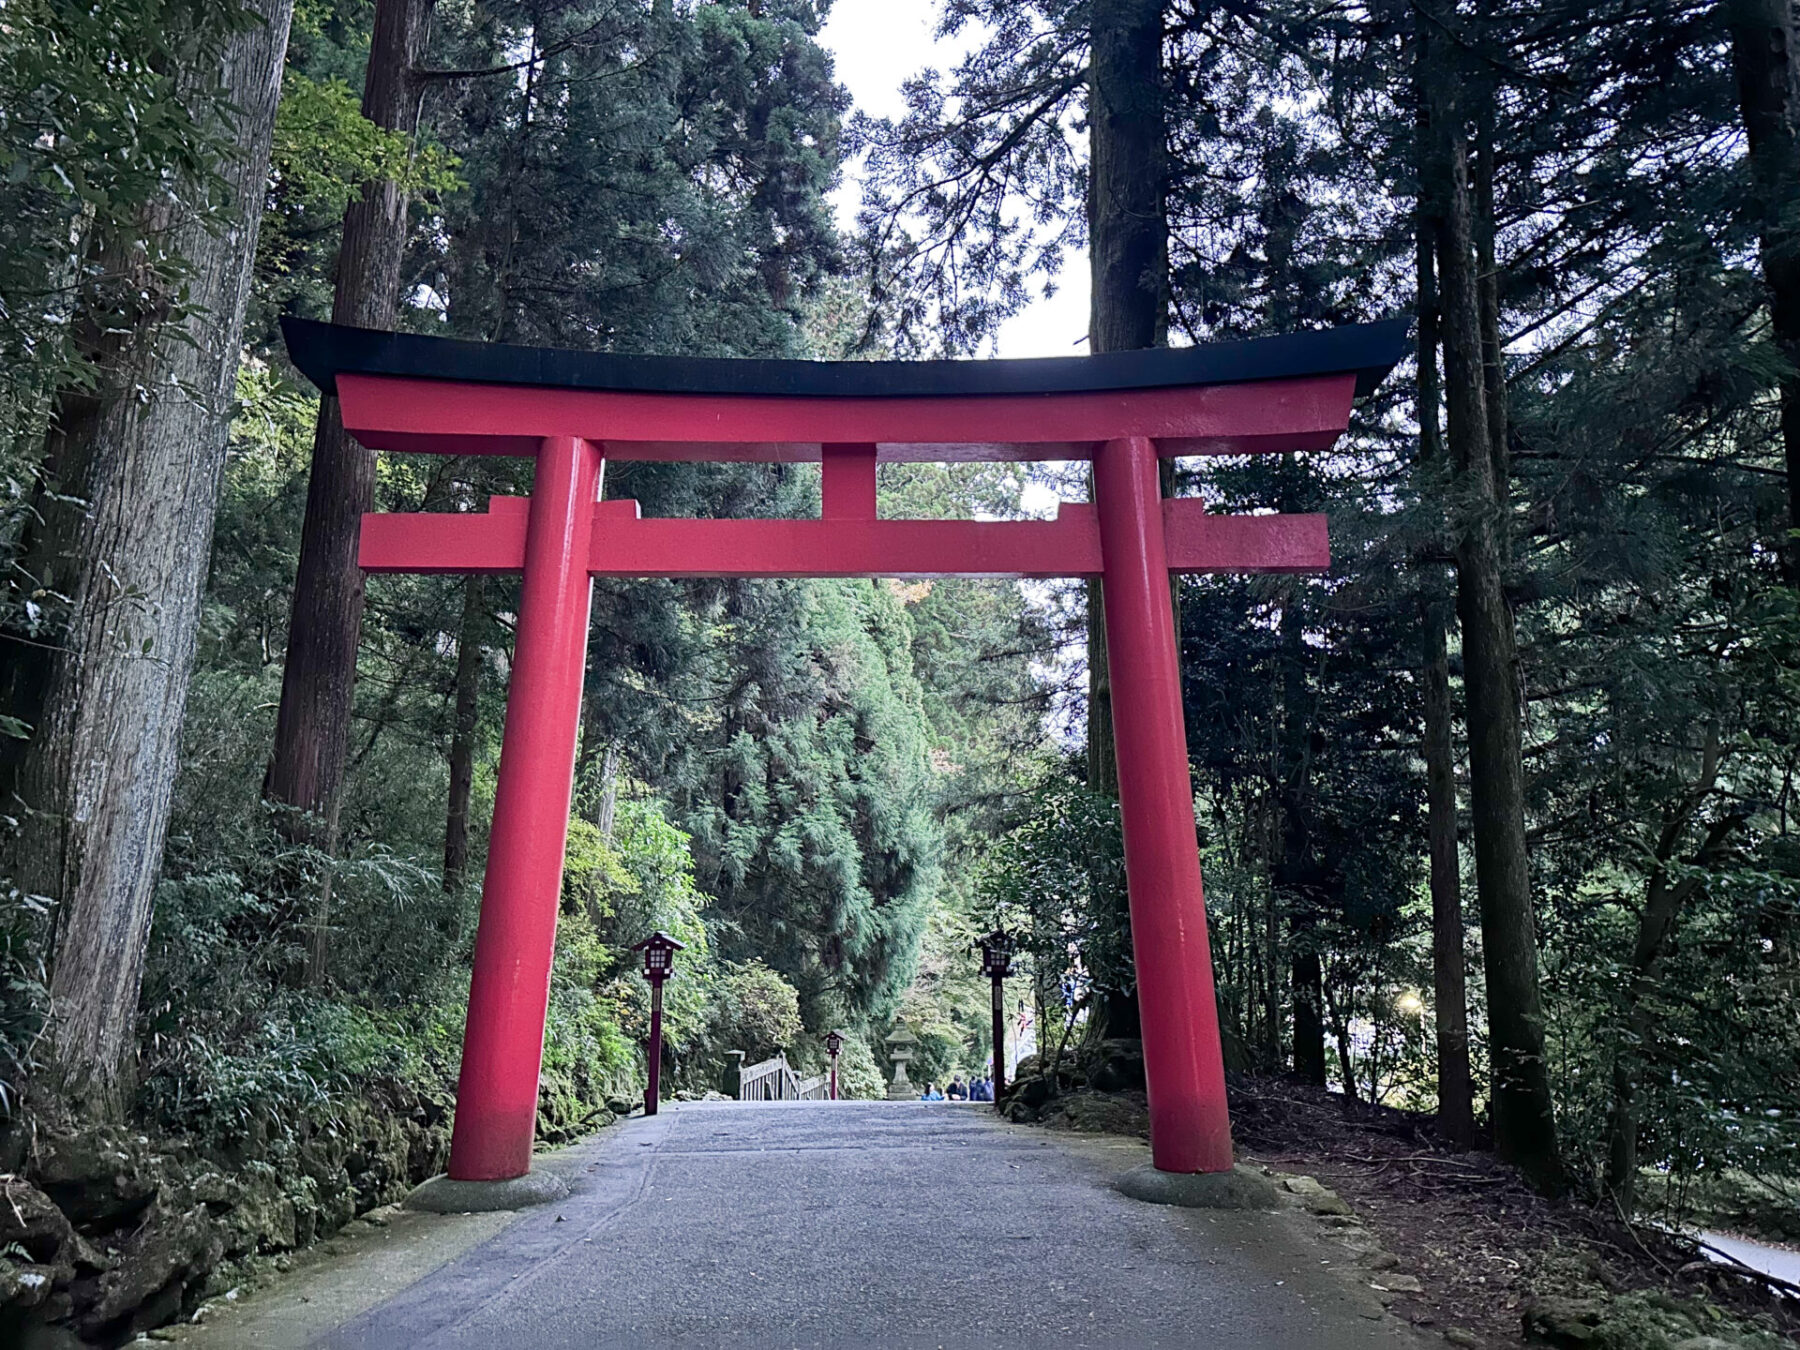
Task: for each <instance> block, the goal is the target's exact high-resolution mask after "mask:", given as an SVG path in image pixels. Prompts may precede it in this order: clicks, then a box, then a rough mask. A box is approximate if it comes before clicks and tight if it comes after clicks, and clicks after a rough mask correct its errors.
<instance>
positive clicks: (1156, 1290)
mask: <svg viewBox="0 0 1800 1350" xmlns="http://www.w3.org/2000/svg"><path fill="white" fill-rule="evenodd" d="M1146 1156H1147V1151H1146V1150H1145V1149H1144V1148H1143V1147H1142V1146H1141V1145H1139V1144H1137V1143H1135V1142H1132V1141H1126V1140H1118V1139H1097V1138H1082V1137H1074V1136H1069V1135H1063V1134H1050V1133H1046V1132H1045V1131H1043V1130H1039V1129H1033V1128H1024V1127H1015V1126H1008V1125H1005V1124H1002V1123H1001V1122H999V1121H997V1120H996V1119H995V1118H994V1117H993V1116H992V1115H990V1114H989V1113H988V1112H986V1111H984V1110H982V1109H980V1108H978V1107H969V1106H956V1105H948V1104H944V1105H940V1104H937V1103H930V1104H927V1103H898V1104H888V1103H873V1102H871V1103H841V1104H831V1103H813V1102H804V1103H768V1104H761V1105H754V1106H753V1105H738V1104H736V1103H731V1104H693V1105H684V1106H680V1107H676V1108H674V1109H672V1110H671V1109H665V1111H664V1113H663V1114H662V1115H661V1116H659V1117H656V1118H654V1119H648V1120H633V1121H631V1122H629V1123H627V1124H625V1125H622V1126H619V1127H616V1128H614V1129H611V1130H608V1131H606V1132H604V1133H603V1134H601V1135H600V1136H598V1137H597V1138H596V1139H594V1140H593V1141H590V1142H589V1143H586V1144H583V1145H580V1146H578V1147H576V1148H573V1149H568V1150H564V1151H562V1152H561V1153H559V1154H556V1155H552V1156H551V1157H549V1158H547V1159H545V1160H542V1161H543V1163H544V1165H546V1166H549V1167H551V1168H553V1169H554V1170H557V1171H560V1172H562V1173H563V1174H564V1175H565V1176H566V1177H567V1178H568V1179H569V1181H570V1183H571V1184H572V1185H573V1187H574V1188H575V1191H574V1194H573V1195H572V1196H571V1197H570V1198H569V1199H568V1200H566V1201H564V1202H563V1203H561V1204H559V1205H552V1206H547V1207H545V1208H543V1209H537V1210H531V1211H526V1212H524V1213H522V1214H520V1215H518V1216H516V1217H514V1216H479V1215H476V1216H455V1215H452V1216H434V1215H413V1214H406V1215H401V1216H399V1217H398V1218H397V1219H396V1220H395V1221H394V1222H393V1223H392V1224H391V1225H390V1227H388V1228H387V1229H378V1230H374V1231H373V1232H371V1233H368V1234H366V1235H365V1236H364V1237H363V1238H359V1239H350V1240H348V1241H347V1242H340V1243H337V1244H334V1245H336V1246H337V1247H338V1248H339V1251H338V1254H337V1255H335V1256H330V1255H327V1256H323V1257H320V1258H315V1259H314V1260H313V1261H312V1262H311V1263H310V1264H308V1265H307V1266H306V1267H305V1268H304V1269H302V1270H300V1271H297V1272H296V1273H295V1274H293V1275H291V1276H289V1277H287V1278H286V1279H284V1280H282V1281H281V1282H279V1283H278V1284H277V1285H276V1286H275V1287H273V1288H272V1289H270V1290H268V1291H265V1292H264V1293H262V1294H259V1295H257V1296H255V1297H254V1298H252V1299H250V1300H248V1301H246V1303H245V1304H244V1305H243V1306H241V1307H237V1308H233V1309H231V1310H230V1311H228V1312H226V1313H225V1314H223V1315H222V1316H221V1317H220V1318H219V1319H217V1320H216V1321H214V1322H212V1323H211V1324H209V1325H207V1326H205V1327H202V1328H195V1329H193V1330H192V1331H190V1332H188V1333H187V1334H186V1335H184V1336H183V1338H182V1339H183V1342H184V1343H186V1344H190V1345H193V1346H197V1347H198V1346H226V1345H229V1346H233V1347H268V1348H270V1350H276V1348H277V1347H294V1346H302V1345H317V1346H326V1347H332V1348H333V1350H356V1348H360V1347H371V1348H375V1347H379V1350H397V1348H398V1347H431V1348H432V1350H453V1348H460V1347H481V1348H482V1350H490V1348H503V1347H513V1346H518V1347H531V1348H532V1350H555V1348H557V1347H583V1348H584V1350H585V1348H586V1347H600V1346H606V1347H612V1346H618V1347H638V1346H652V1345H654V1346H733V1347H736V1346H790V1347H801V1346H834V1347H835V1346H843V1347H856V1346H896V1347H913V1346H920V1347H925V1346H954V1347H960V1346H986V1345H996V1346H997V1345H1002V1344H1004V1345H1007V1346H1025V1347H1037V1346H1044V1347H1050V1346H1056V1347H1064V1346H1067V1347H1083V1346H1184V1347H1219V1348H1220V1350H1224V1348H1225V1347H1231V1348H1232V1350H1236V1348H1237V1347H1244V1348H1245V1350H1362V1347H1374V1346H1395V1345H1402V1346H1411V1345H1416V1344H1417V1343H1418V1342H1416V1341H1415V1340H1414V1339H1412V1333H1411V1332H1410V1331H1408V1330H1406V1329H1405V1328H1403V1327H1401V1326H1400V1324H1398V1323H1397V1322H1396V1321H1395V1320H1394V1319H1392V1318H1387V1317H1383V1316H1381V1315H1380V1309H1379V1305H1378V1304H1376V1303H1375V1302H1374V1300H1373V1296H1372V1295H1371V1294H1370V1293H1369V1292H1368V1290H1367V1287H1366V1285H1365V1284H1360V1283H1358V1282H1357V1281H1356V1280H1355V1279H1354V1277H1353V1276H1352V1274H1351V1272H1350V1271H1349V1269H1348V1268H1347V1267H1348V1258H1347V1256H1346V1255H1345V1254H1344V1253H1343V1251H1342V1250H1341V1249H1338V1248H1335V1247H1332V1246H1329V1245H1327V1244H1326V1243H1325V1242H1324V1241H1323V1239H1322V1238H1321V1237H1320V1235H1319V1234H1318V1232H1317V1229H1316V1221H1315V1220H1313V1219H1312V1218H1310V1217H1309V1216H1307V1215H1304V1214H1300V1213H1279V1214H1243V1213H1221V1212H1205V1211H1194V1210H1175V1209H1167V1208H1163V1207H1160V1206H1155V1205H1145V1204H1141V1203H1139V1202H1137V1201H1134V1200H1129V1199H1126V1198H1125V1197H1124V1196H1122V1195H1120V1194H1118V1192H1116V1191H1114V1190H1113V1189H1112V1188H1111V1186H1110V1184H1109V1182H1110V1180H1111V1178H1113V1177H1114V1176H1116V1175H1117V1174H1118V1173H1119V1172H1121V1171H1123V1170H1124V1169H1125V1168H1127V1167H1130V1166H1133V1165H1135V1164H1137V1163H1139V1162H1141V1161H1144V1159H1145V1158H1146Z"/></svg>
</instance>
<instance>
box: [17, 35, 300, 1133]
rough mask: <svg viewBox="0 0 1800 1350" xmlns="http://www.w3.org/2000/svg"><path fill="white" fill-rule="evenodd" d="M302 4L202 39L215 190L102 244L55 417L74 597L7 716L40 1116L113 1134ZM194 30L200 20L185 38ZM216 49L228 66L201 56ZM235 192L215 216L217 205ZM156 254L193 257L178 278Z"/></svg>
mask: <svg viewBox="0 0 1800 1350" xmlns="http://www.w3.org/2000/svg"><path fill="white" fill-rule="evenodd" d="M292 13H293V6H292V0H261V2H260V3H253V4H250V5H248V6H247V7H246V8H245V9H244V11H243V12H242V13H241V15H238V16H236V18H235V20H234V22H233V28H234V31H232V32H231V33H230V35H229V36H228V37H227V38H226V40H225V41H224V43H223V46H222V49H220V48H217V47H213V48H209V47H208V46H206V45H204V43H203V36H204V35H203V34H201V33H195V34H194V35H193V36H194V39H195V41H194V45H193V47H192V48H191V49H190V51H189V56H190V58H191V59H194V60H195V61H196V63H197V64H196V65H195V66H192V67H190V69H188V70H187V71H186V72H184V77H183V78H184V82H185V85H186V88H187V90H188V96H189V97H190V98H191V99H192V100H193V101H194V102H195V103H196V104H199V105H201V106H203V107H213V108H214V109H215V111H213V112H212V113H210V114H207V116H209V117H211V118H212V119H213V120H212V122H211V127H210V129H211V131H212V133H213V134H214V135H216V136H217V137H218V138H219V142H218V143H219V144H220V145H221V146H222V147H223V146H233V145H234V146H235V150H229V151H226V152H225V153H223V154H222V155H221V157H220V162H219V167H218V181H217V182H216V183H215V184H210V185H209V184H206V183H203V182H195V181H192V180H190V181H188V182H185V183H181V184H179V186H178V189H177V190H176V191H174V192H170V193H168V194H167V195H165V196H163V197H162V198H161V199H160V200H158V201H157V202H156V203H155V204H154V205H152V206H150V207H149V208H147V210H146V214H145V217H144V219H143V220H142V221H141V222H140V229H139V230H138V232H137V233H136V234H135V235H124V236H122V235H121V234H117V233H113V232H111V231H101V232H96V233H95V235H94V236H93V237H92V239H91V240H90V246H89V256H88V260H89V264H90V275H92V276H95V277H99V278H103V279H112V278H122V279H124V280H125V282H126V283H127V284H126V285H125V286H123V287H122V288H121V292H122V294H119V295H115V294H112V293H111V292H110V290H109V289H107V288H104V287H97V288H96V289H95V290H92V291H88V292H86V293H84V295H83V296H82V300H83V305H82V308H81V309H80V311H79V312H78V314H77V317H76V327H77V339H76V340H77V343H78V345H79V347H80V348H81V350H82V353H83V355H84V356H85V357H86V359H87V361H88V362H89V363H90V364H91V367H92V369H93V371H94V372H95V380H94V383H92V384H91V385H89V384H86V383H83V384H80V385H77V386H75V387H72V388H66V389H64V390H63V391H62V392H61V393H60V395H59V397H58V398H57V402H56V410H55V415H54V420H53V423H52V429H51V432H50V436H49V438H48V441H47V444H46V446H45V452H44V458H43V461H42V469H41V476H40V481H39V484H38V487H37V490H36V499H35V502H34V507H35V509H34V512H33V523H32V525H31V527H30V529H29V531H28V533H27V536H26V538H25V539H24V541H23V545H24V546H23V550H22V552H23V560H22V563H21V565H22V566H23V567H24V568H25V569H26V570H27V571H28V572H29V573H30V574H31V575H32V576H33V577H34V578H35V579H36V584H37V585H38V586H39V587H40V588H41V591H42V592H43V593H46V594H59V595H61V596H63V597H66V600H67V605H68V611H67V622H66V626H65V627H64V629H63V632H62V633H61V635H60V640H59V641H57V642H55V643H50V644H43V643H25V642H21V641H19V640H17V639H16V638H12V637H9V638H8V640H7V641H6V642H5V643H4V646H3V648H0V650H3V652H4V656H3V658H0V659H3V661H4V666H3V668H0V680H3V681H4V690H5V706H7V707H8V708H9V709H10V710H11V711H12V712H13V713H14V714H15V715H17V716H20V717H22V718H23V719H25V720H26V721H28V722H30V723H31V724H32V734H31V737H30V739H29V740H28V741H25V742H22V743H18V742H9V743H8V745H7V749H8V751H9V753H8V755H7V758H6V761H5V763H4V766H3V769H4V774H5V778H6V780H7V781H6V783H5V785H4V786H5V788H6V789H7V795H8V797H9V798H10V799H16V800H17V801H19V802H21V803H22V804H23V807H24V811H23V814H22V818H21V821H20V825H19V829H18V830H17V832H16V833H15V834H14V835H13V836H12V837H11V838H10V839H9V840H8V842H7V846H6V852H7V856H6V857H5V858H4V860H3V861H4V864H5V869H6V871H7V872H8V873H10V874H11V875H12V876H13V877H14V878H15V879H16V880H17V881H18V882H19V883H20V884H21V885H22V887H23V888H25V889H26V890H28V891H36V892H38V893H40V894H43V895H47V896H49V897H51V898H52V899H54V900H55V901H56V904H57V908H56V933H55V947H54V956H53V962H54V964H53V972H52V976H51V985H50V993H51V1010H50V1011H51V1016H50V1023H49V1035H48V1054H47V1055H46V1059H47V1069H46V1073H45V1074H44V1076H43V1080H42V1082H41V1084H40V1088H39V1096H40V1099H41V1100H42V1101H43V1102H44V1103H45V1105H46V1106H47V1107H51V1108H54V1105H55V1103H56V1101H57V1097H58V1095H59V1094H60V1097H61V1101H62V1104H64V1105H66V1106H68V1107H70V1108H72V1109H74V1110H75V1111H77V1112H79V1113H82V1114H85V1115H89V1116H92V1117H95V1118H98V1119H108V1120H117V1119H120V1118H122V1117H123V1115H124V1113H125V1110H126V1108H127V1106H128V1104H129V1101H130V1097H131V1092H132V1089H133V1085H134V1078H135V1073H134V1070H135V1064H136V1055H137V1037H136V1029H137V1014H138V990H139V986H140V984H141V982H142V979H143V972H144V952H145V944H146V943H147V941H148V938H149V933H150V914H151V901H152V897H153V894H154V892H155V888H156V882H157V875H158V871H159V868H160V865H161V859H162V849H163V837H164V834H165V831H166V830H167V827H168V822H169V810H170V800H171V796H172V794H173V791H174V783H175V768H176V757H177V753H178V751H179V749H180V740H181V725H182V716H183V713H184V711H185V708H186V703H187V694H188V685H189V679H190V675H191V669H192V663H193V656H194V649H195V643H196V639H197V635H198V630H199V624H200V602H201V591H202V587H203V585H204V583H205V579H206V566H207V560H208V556H209V544H210V541H211V538H212V526H213V516H214V513H215V511H216V510H217V508H218V501H219V488H220V482H221V478H222V475H223V472H224V468H225V450H226V442H227V435H228V431H229V426H230V421H231V415H232V409H233V402H234V395H235V389H236V381H237V371H238V357H239V349H238V344H239V337H240V334H241V333H242V331H243V324H244V311H245V305H246V302H247V299H248V296H249V291H250V280H251V276H250V269H251V263H252V260H253V259H254V257H255V254H256V236H257V230H258V227H259V226H260V224H261V221H262V210H263V188H264V184H265V181H266V179H267V176H268V168H269V153H270V144H271V139H272V136H273V132H274V125H275V105H276V101H277V99H278V97H279V95H280V90H281V72H282V64H283V58H284V56H285V53H286V50H287V38H288V24H289V21H290V19H291V17H292ZM178 22H179V20H178ZM208 50H211V51H213V52H214V53H215V56H214V58H213V62H212V63H211V64H208V63H206V62H204V60H203V59H200V58H201V53H204V52H206V51H208ZM214 193H216V194H217V196H216V199H214V196H213V194H214ZM155 249H162V250H166V251H167V253H168V254H172V255H173V256H175V257H178V258H180V259H181V260H183V263H184V264H185V265H184V266H183V267H182V268H181V269H180V272H179V274H178V276H170V275H169V274H168V273H167V272H166V271H162V270H160V269H159V268H158V267H157V266H156V259H154V258H153V256H152V251H153V250H155Z"/></svg>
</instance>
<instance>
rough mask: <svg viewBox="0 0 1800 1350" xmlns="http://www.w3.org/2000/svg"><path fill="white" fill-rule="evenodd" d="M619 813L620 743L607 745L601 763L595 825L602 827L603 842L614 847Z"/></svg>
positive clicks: (611, 742) (601, 837) (615, 742)
mask: <svg viewBox="0 0 1800 1350" xmlns="http://www.w3.org/2000/svg"><path fill="white" fill-rule="evenodd" d="M618 811H619V743H618V742H617V741H608V742H607V743H606V756H605V758H604V759H602V760H601V761H600V806H599V809H598V810H597V811H596V812H595V813H594V824H595V825H597V826H599V827H600V839H601V842H602V843H604V844H606V846H607V847H608V848H610V847H612V841H613V824H614V821H615V820H616V819H617V817H618Z"/></svg>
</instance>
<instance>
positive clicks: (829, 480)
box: [819, 445, 875, 520]
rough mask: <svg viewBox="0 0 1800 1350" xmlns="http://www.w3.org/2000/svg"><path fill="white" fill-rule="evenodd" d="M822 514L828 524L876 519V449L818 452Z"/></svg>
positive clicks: (855, 447) (825, 449)
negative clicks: (831, 522) (839, 521)
mask: <svg viewBox="0 0 1800 1350" xmlns="http://www.w3.org/2000/svg"><path fill="white" fill-rule="evenodd" d="M819 460H820V469H819V506H820V511H819V514H820V515H821V516H822V517H824V518H825V519H826V520H873V519H875V447H874V446H872V445H824V446H821V447H820V449H819Z"/></svg>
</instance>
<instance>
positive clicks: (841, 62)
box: [822, 0, 1088, 356]
mask: <svg viewBox="0 0 1800 1350" xmlns="http://www.w3.org/2000/svg"><path fill="white" fill-rule="evenodd" d="M937 14H938V3H937V0H834V3H833V4H832V7H831V17H830V19H829V20H828V21H827V22H826V24H825V31H824V34H823V38H822V40H823V42H824V44H825V46H826V48H827V49H828V50H829V51H830V52H831V53H832V55H833V57H835V58H836V61H837V78H838V82H839V83H840V84H842V85H843V86H844V87H845V88H847V89H849V91H850V95H851V97H852V98H854V99H855V100H856V106H857V107H858V108H859V109H861V110H862V111H864V112H869V113H874V114H876V115H877V116H885V117H898V116H899V115H900V114H901V112H902V111H903V110H904V108H903V105H902V103H901V101H900V85H901V83H902V82H903V81H905V80H906V79H907V78H908V77H909V76H912V75H914V74H916V73H917V72H918V71H919V70H921V69H922V68H924V67H925V66H935V67H937V68H938V69H939V70H947V69H949V68H950V67H951V66H952V65H954V64H955V62H956V60H957V58H958V57H959V56H960V55H961V54H962V50H963V47H962V44H961V43H960V42H951V43H938V42H936V41H934V39H933V37H932V30H933V29H934V28H935V27H936V26H937ZM861 192H862V188H861V184H860V182H859V181H858V178H857V166H856V165H854V164H852V165H847V166H846V168H845V182H844V185H843V187H842V188H840V189H839V190H838V193H837V196H836V198H835V199H834V200H835V202H836V205H837V211H838V219H839V221H840V222H841V223H842V224H843V226H844V227H845V228H846V229H848V228H851V227H852V226H854V224H855V218H856V207H857V203H858V201H859V199H860V197H861ZM1059 281H1060V285H1059V288H1058V290H1057V293H1056V295H1055V296H1053V297H1052V298H1051V299H1049V300H1039V301H1038V302H1036V303H1035V304H1033V305H1032V306H1031V307H1030V308H1028V309H1027V310H1026V311H1025V312H1024V313H1022V314H1020V315H1018V316H1017V317H1016V318H1014V319H1012V320H1011V321H1010V322H1009V323H1007V324H1006V325H1005V326H1004V327H1003V328H1002V329H1001V330H1000V340H999V355H1001V356H1076V355H1081V354H1083V353H1085V352H1086V351H1087V344H1086V341H1085V337H1086V334H1087V319H1088V285H1087V260H1086V258H1085V257H1071V258H1070V259H1068V260H1067V261H1066V262H1065V263H1064V266H1063V270H1062V274H1061V276H1060V278H1059ZM984 355H985V353H984Z"/></svg>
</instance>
